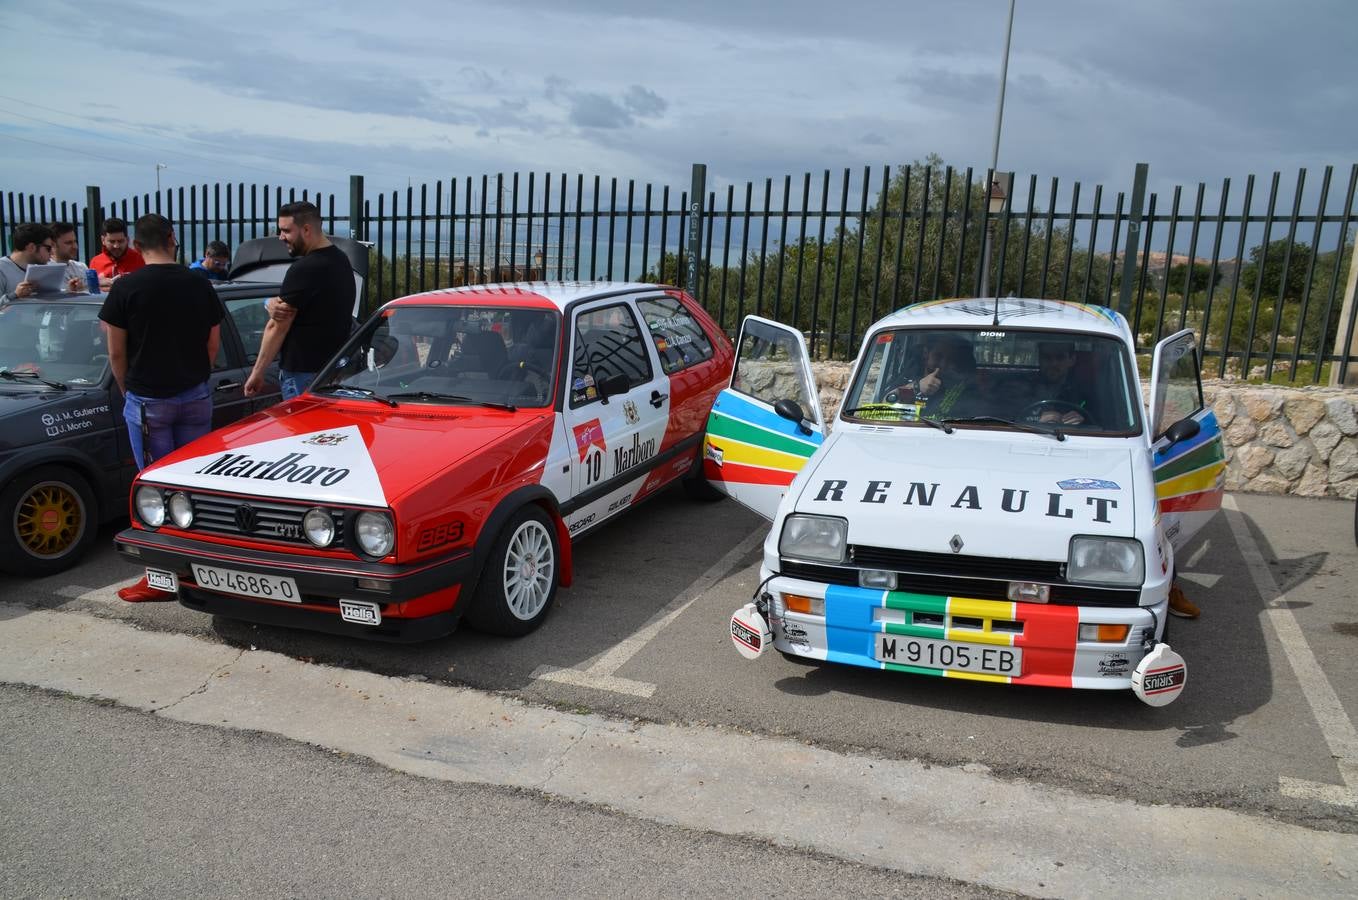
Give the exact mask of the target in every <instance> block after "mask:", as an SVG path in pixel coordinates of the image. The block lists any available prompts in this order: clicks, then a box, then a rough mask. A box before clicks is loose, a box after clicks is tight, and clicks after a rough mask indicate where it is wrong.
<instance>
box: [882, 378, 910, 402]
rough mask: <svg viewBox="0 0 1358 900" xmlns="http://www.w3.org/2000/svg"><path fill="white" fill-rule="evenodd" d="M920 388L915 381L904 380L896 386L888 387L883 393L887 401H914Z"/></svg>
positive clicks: (883, 399)
mask: <svg viewBox="0 0 1358 900" xmlns="http://www.w3.org/2000/svg"><path fill="white" fill-rule="evenodd" d="M918 390H919V389H918V388H917V387H915V382H913V381H903V382H901V383H900V384H898V385H896V386H895V387H892V388H888V389H887V392H886V393H885V394H883V395H882V401H883V402H885V403H914V402H915V401H916V400H917V399H919V398H918V394H917V392H918Z"/></svg>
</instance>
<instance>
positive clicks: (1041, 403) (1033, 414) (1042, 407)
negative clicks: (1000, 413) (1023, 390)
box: [1018, 400, 1099, 428]
mask: <svg viewBox="0 0 1358 900" xmlns="http://www.w3.org/2000/svg"><path fill="white" fill-rule="evenodd" d="M1048 410H1052V411H1055V412H1060V413H1066V412H1073V413H1078V414H1079V415H1080V417H1081V418H1082V419H1084V421H1083V422H1080V423H1079V424H1081V425H1092V426H1094V427H1095V428H1098V427H1099V423H1098V422H1095V421H1094V417H1093V416H1091V415H1090V414H1089V410H1087V409H1085V408H1084V407H1083V406H1080V404H1078V403H1071V402H1070V401H1069V400H1037V401H1034V402H1032V403H1029V404H1028V405H1027V406H1025V407H1024V408H1023V411H1022V412H1020V413H1019V416H1018V417H1019V421H1021V422H1037V421H1039V420H1040V419H1041V418H1042V414H1043V413H1044V412H1047V411H1048Z"/></svg>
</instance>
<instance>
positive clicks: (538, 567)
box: [501, 518, 556, 622]
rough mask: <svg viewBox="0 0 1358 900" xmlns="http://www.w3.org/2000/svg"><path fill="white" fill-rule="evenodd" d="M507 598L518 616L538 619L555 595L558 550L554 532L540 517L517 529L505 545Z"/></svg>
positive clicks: (519, 617)
mask: <svg viewBox="0 0 1358 900" xmlns="http://www.w3.org/2000/svg"><path fill="white" fill-rule="evenodd" d="M501 577H502V578H503V579H504V598H505V604H506V605H507V606H508V607H509V611H510V612H511V613H513V615H514V617H515V618H516V619H519V620H520V621H524V622H528V621H531V620H532V619H534V618H536V617H537V615H538V614H539V613H541V612H542V609H543V607H544V606H546V605H547V601H548V599H550V598H551V596H552V585H553V584H554V583H555V578H556V549H555V547H553V545H552V535H551V533H550V532H548V531H547V528H546V526H545V525H543V524H542V523H541V522H539V521H538V520H537V519H535V518H534V519H529V520H527V521H526V522H523V523H522V524H521V525H519V527H518V528H516V529H514V533H513V535H511V536H510V538H509V545H508V546H507V547H506V548H505V555H504V568H503V569H502V570H501Z"/></svg>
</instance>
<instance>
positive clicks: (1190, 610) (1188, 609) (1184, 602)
mask: <svg viewBox="0 0 1358 900" xmlns="http://www.w3.org/2000/svg"><path fill="white" fill-rule="evenodd" d="M1169 612H1170V615H1173V616H1178V617H1179V618H1181V619H1196V618H1197V617H1198V616H1199V615H1201V614H1202V610H1200V609H1198V605H1197V604H1196V603H1194V602H1193V601H1192V600H1189V599H1188V598H1187V597H1185V596H1184V592H1183V591H1181V590H1179V586H1178V585H1177V584H1176V585H1173V586H1171V587H1170V589H1169Z"/></svg>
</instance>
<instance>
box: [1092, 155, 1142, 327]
mask: <svg viewBox="0 0 1358 900" xmlns="http://www.w3.org/2000/svg"><path fill="white" fill-rule="evenodd" d="M1149 171H1150V166H1149V165H1147V164H1146V163H1137V164H1136V177H1135V180H1133V182H1132V207H1131V209H1130V210H1129V211H1128V212H1129V215H1130V217H1129V218H1128V219H1127V243H1126V244H1125V245H1124V247H1123V251H1122V284H1121V287H1119V289H1118V312H1120V313H1122V317H1123V318H1124V319H1126V320H1127V323H1128V324H1131V321H1132V286H1133V284H1135V283H1136V263H1137V251H1138V249H1139V248H1140V247H1141V217H1142V215H1143V213H1144V211H1145V209H1146V174H1147V172H1149ZM1091 249H1092V248H1091ZM1132 338H1133V340H1134V341H1135V339H1136V335H1132Z"/></svg>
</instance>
